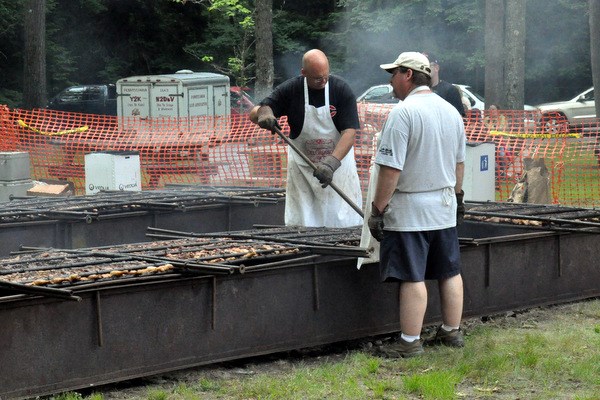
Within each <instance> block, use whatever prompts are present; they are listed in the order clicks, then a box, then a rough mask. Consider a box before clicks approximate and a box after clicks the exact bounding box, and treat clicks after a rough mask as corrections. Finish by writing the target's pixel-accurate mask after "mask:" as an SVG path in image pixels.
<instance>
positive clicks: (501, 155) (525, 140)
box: [0, 103, 600, 207]
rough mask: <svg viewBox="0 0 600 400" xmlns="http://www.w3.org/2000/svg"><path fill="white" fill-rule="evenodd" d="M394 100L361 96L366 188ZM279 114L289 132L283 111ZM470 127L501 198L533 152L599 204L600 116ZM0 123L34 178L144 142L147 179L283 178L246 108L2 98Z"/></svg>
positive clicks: (7, 147)
mask: <svg viewBox="0 0 600 400" xmlns="http://www.w3.org/2000/svg"><path fill="white" fill-rule="evenodd" d="M391 107H393V105H389V104H363V103H360V104H359V116H360V120H361V129H360V131H359V132H358V134H357V138H356V144H355V155H356V161H357V166H358V171H359V175H360V178H361V184H362V187H363V191H364V192H366V188H367V186H368V180H369V168H370V165H371V159H372V155H373V153H374V149H375V145H376V139H375V138H376V133H377V132H379V131H380V130H381V128H382V126H383V124H384V122H385V119H386V117H387V114H388V112H389V110H390V109H391ZM281 123H282V126H283V128H284V129H283V130H284V132H287V130H288V127H287V123H286V120H285V118H283V119H282V121H281ZM465 127H466V131H467V137H468V141H470V142H489V141H491V142H494V143H495V144H496V171H497V172H496V190H497V191H496V200H498V201H506V200H507V199H508V198H509V196H510V194H511V190H512V188H513V187H514V185H515V183H516V182H517V180H518V179H519V178H520V177H521V176H522V174H523V172H524V171H523V169H524V159H525V158H527V157H530V158H543V159H544V161H545V164H546V166H547V168H548V170H549V178H550V185H551V192H552V201H553V202H554V203H560V204H565V205H578V206H586V207H589V206H597V205H600V188H599V182H600V181H599V179H598V178H599V166H600V153H599V149H600V139H599V134H598V132H599V130H600V129H599V124H598V122H596V124H595V125H590V126H587V127H585V128H586V129H585V130H583V132H569V131H568V128H567V124H565V123H563V124H558V125H553V126H552V127H547V126H543V125H541V124H540V123H539V116H538V115H536V114H535V113H534V112H528V111H514V110H500V111H486V112H481V111H473V112H471V113H470V114H469V116H468V117H467V118H465ZM0 131H1V140H0V150H1V151H27V152H29V154H30V159H31V172H32V179H38V180H42V179H63V180H69V181H71V182H73V183H74V184H75V187H76V190H77V193H78V194H84V193H85V169H84V162H85V161H84V159H85V154H88V153H93V152H101V151H134V152H138V153H139V155H140V164H141V174H142V187H143V188H144V189H155V188H161V187H164V186H165V185H167V184H210V185H228V186H269V187H283V186H285V182H286V164H287V151H288V150H287V146H286V144H285V143H284V142H283V141H282V140H281V139H280V138H279V137H278V136H277V135H273V134H271V133H270V132H267V131H265V130H263V129H260V128H259V127H257V126H256V125H254V124H252V123H251V122H250V121H249V120H248V118H247V116H245V115H232V116H230V117H227V118H223V117H222V118H217V119H213V118H202V117H194V118H181V119H174V118H155V119H140V118H135V117H126V118H125V117H123V118H119V117H114V116H101V115H90V114H77V113H65V112H59V111H51V110H44V109H36V110H32V111H27V110H21V109H8V108H7V107H5V106H0Z"/></svg>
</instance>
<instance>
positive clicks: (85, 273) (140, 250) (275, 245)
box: [0, 227, 368, 298]
mask: <svg viewBox="0 0 600 400" xmlns="http://www.w3.org/2000/svg"><path fill="white" fill-rule="evenodd" d="M153 231H154V232H155V233H154V235H163V236H168V237H169V239H168V240H158V241H154V242H147V243H135V244H125V245H118V246H105V247H96V248H86V249H78V250H61V249H44V248H34V247H23V249H22V251H21V252H18V253H16V254H15V255H14V256H13V257H10V258H5V259H3V260H1V261H0V289H5V290H8V291H11V292H20V293H34V294H42V295H48V296H52V297H55V296H58V297H64V298H73V294H72V292H70V290H71V289H76V288H84V287H85V288H89V287H90V286H98V285H109V284H123V283H126V282H127V283H129V282H132V281H139V280H144V281H146V280H148V279H164V278H175V277H186V276H191V275H198V274H200V275H229V274H234V273H239V274H243V273H249V272H253V271H262V270H268V269H276V268H292V267H295V266H299V265H306V264H307V263H312V262H314V261H316V260H317V259H319V258H321V257H325V256H338V257H358V256H363V257H364V256H367V255H368V250H367V249H364V248H360V247H357V246H358V245H359V243H360V230H359V228H347V229H328V228H292V227H271V228H265V229H256V230H249V231H237V232H231V233H225V234H222V233H217V234H186V233H184V232H177V231H165V230H162V229H153ZM157 231H160V233H157ZM65 288H66V289H67V291H57V290H59V289H65ZM48 289H49V290H48Z"/></svg>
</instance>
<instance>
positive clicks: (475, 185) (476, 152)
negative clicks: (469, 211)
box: [463, 142, 496, 201]
mask: <svg viewBox="0 0 600 400" xmlns="http://www.w3.org/2000/svg"><path fill="white" fill-rule="evenodd" d="M463 190H464V191H465V200H471V201H495V200H496V145H495V144H494V143H492V142H483V143H467V154H466V158H465V177H464V180H463Z"/></svg>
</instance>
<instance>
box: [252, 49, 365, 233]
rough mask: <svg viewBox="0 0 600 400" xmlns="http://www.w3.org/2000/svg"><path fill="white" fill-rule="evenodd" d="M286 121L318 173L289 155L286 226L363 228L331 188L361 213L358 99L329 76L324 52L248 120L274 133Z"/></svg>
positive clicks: (315, 53)
mask: <svg viewBox="0 0 600 400" xmlns="http://www.w3.org/2000/svg"><path fill="white" fill-rule="evenodd" d="M283 115H286V116H287V117H288V124H289V126H290V139H291V140H292V141H293V143H294V144H295V145H296V146H297V147H298V148H299V149H300V150H301V151H302V152H303V153H304V154H305V155H306V156H307V157H308V158H309V159H310V160H311V161H312V162H313V163H314V164H316V166H317V169H316V171H313V170H312V168H311V167H310V166H309V165H308V164H307V163H306V162H305V161H304V160H303V159H302V158H301V157H299V156H298V155H297V154H296V152H295V151H294V150H293V149H288V166H287V188H286V207H285V224H286V225H296V226H311V227H315V226H327V227H332V228H339V227H349V226H356V225H362V218H361V217H360V216H359V215H358V213H357V212H356V211H355V210H354V209H352V207H350V206H349V205H348V204H347V203H346V202H345V201H344V200H343V199H342V198H341V197H340V196H339V195H338V194H337V193H336V192H335V191H334V190H333V189H332V188H331V187H329V184H330V183H331V182H332V181H333V182H334V183H335V184H336V185H337V186H338V187H339V188H340V189H341V191H342V192H343V193H345V194H346V195H347V196H348V197H349V198H350V199H352V200H353V202H354V203H355V204H356V205H358V206H359V207H361V206H362V194H361V189H360V181H359V178H358V173H357V170H356V162H355V159H354V147H353V146H354V137H355V135H356V129H358V128H359V126H360V125H359V121H358V112H357V108H356V97H355V96H354V93H353V92H352V90H351V89H350V86H349V85H348V84H347V83H346V82H345V81H344V80H342V79H341V78H340V77H337V76H335V75H330V74H329V61H328V59H327V56H326V55H325V53H323V52H322V51H321V50H317V49H313V50H309V51H307V52H306V53H305V54H304V56H303V57H302V68H301V70H300V76H297V77H294V78H291V79H288V80H287V81H285V82H283V83H282V84H281V85H279V86H277V87H276V88H275V90H274V91H273V93H271V94H270V95H269V96H267V97H266V98H265V99H263V100H262V101H261V102H260V105H259V106H256V107H254V108H253V109H252V111H250V119H251V120H252V122H254V123H256V124H258V125H259V126H260V127H261V128H264V129H268V130H271V131H273V130H274V129H275V128H276V127H279V125H278V121H277V118H279V117H281V116H283Z"/></svg>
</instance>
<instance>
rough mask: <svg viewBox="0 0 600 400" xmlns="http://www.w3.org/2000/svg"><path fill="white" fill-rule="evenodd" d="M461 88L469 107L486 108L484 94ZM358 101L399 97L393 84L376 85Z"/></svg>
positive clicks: (463, 86)
mask: <svg viewBox="0 0 600 400" xmlns="http://www.w3.org/2000/svg"><path fill="white" fill-rule="evenodd" d="M454 86H456V87H457V88H459V89H460V91H461V94H462V96H463V98H464V99H466V100H467V101H466V103H468V104H469V109H471V110H473V109H478V110H485V100H484V98H483V96H482V95H480V94H479V93H477V92H475V91H474V90H473V88H472V87H471V86H469V85H459V84H455V85H454ZM356 101H358V102H365V103H397V102H398V99H397V98H395V97H394V93H393V91H392V85H389V84H386V85H375V86H371V87H370V88H368V89H367V90H365V91H364V92H363V93H362V94H361V95H360V96H358V97H357V98H356ZM524 109H525V110H536V108H535V107H533V106H530V105H528V104H525V106H524Z"/></svg>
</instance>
